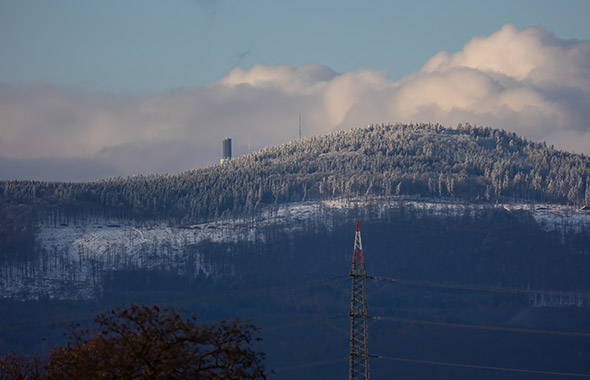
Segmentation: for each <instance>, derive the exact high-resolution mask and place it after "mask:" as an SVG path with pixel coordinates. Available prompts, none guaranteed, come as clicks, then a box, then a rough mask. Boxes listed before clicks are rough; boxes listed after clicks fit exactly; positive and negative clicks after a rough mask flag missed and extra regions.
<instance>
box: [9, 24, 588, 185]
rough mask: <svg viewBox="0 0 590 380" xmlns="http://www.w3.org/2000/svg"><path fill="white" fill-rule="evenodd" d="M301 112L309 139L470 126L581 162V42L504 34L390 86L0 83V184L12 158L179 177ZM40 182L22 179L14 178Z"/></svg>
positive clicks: (335, 80) (279, 80)
mask: <svg viewBox="0 0 590 380" xmlns="http://www.w3.org/2000/svg"><path fill="white" fill-rule="evenodd" d="M299 114H302V116H303V133H304V135H307V136H309V135H315V134H320V133H327V132H330V131H333V130H338V129H349V128H352V127H358V126H362V125H366V124H367V123H372V122H376V123H381V122H385V123H394V122H398V121H399V122H410V121H415V122H438V123H442V124H444V125H447V126H455V125H456V124H457V123H463V122H466V121H468V122H470V123H472V124H473V123H476V124H478V125H482V124H483V125H489V126H492V127H495V128H503V129H507V130H512V131H515V132H517V133H519V134H522V135H524V136H526V137H528V138H531V139H534V140H546V141H547V142H548V143H550V144H555V145H556V147H558V148H562V149H569V150H575V151H577V152H584V153H587V154H588V153H590V41H573V40H569V41H565V40H561V39H559V38H557V37H555V36H553V35H552V34H550V33H548V32H547V31H546V30H545V29H544V28H542V27H531V28H527V29H523V30H519V29H517V28H516V27H515V26H514V25H512V24H508V25H505V26H503V27H502V28H501V29H500V30H499V31H497V32H496V33H494V34H492V35H490V36H487V37H476V38H473V39H472V40H471V41H470V42H468V43H467V44H466V45H465V46H464V48H463V49H462V50H461V51H459V52H456V53H448V52H439V53H437V54H435V55H434V56H433V57H432V58H431V59H430V60H428V61H427V62H426V63H425V64H424V66H423V67H422V68H421V69H420V70H419V71H417V72H416V73H414V74H411V75H409V76H407V77H405V78H402V79H401V80H400V81H397V82H392V81H390V80H389V79H388V78H387V73H386V72H385V71H372V70H358V71H354V72H348V73H343V74H337V73H335V72H334V71H332V70H331V69H330V68H328V67H326V66H322V65H319V64H309V65H302V66H297V67H292V66H288V65H281V66H264V65H255V66H254V67H252V68H250V69H244V68H240V67H236V68H234V69H233V70H232V71H231V72H230V73H229V74H228V75H227V76H226V77H224V78H222V79H220V80H219V81H217V82H215V83H212V84H209V85H206V86H203V87H199V88H194V89H184V90H177V91H172V92H168V93H162V94H159V95H157V96H150V97H144V98H125V97H117V96H113V95H109V94H104V93H89V92H85V91H82V90H73V89H64V88H56V87H52V86H48V85H33V86H28V87H10V86H1V85H0V131H1V134H0V178H8V177H14V176H15V174H14V170H12V171H7V170H6V169H3V168H6V167H8V166H7V164H6V162H10V163H11V165H12V167H15V166H14V164H15V162H17V161H18V160H22V162H25V163H27V164H26V165H25V164H23V165H20V166H19V167H22V168H30V167H31V165H32V164H31V163H35V164H39V165H42V163H43V162H44V161H43V160H45V161H46V162H48V163H54V162H60V163H63V162H64V161H63V160H68V159H70V160H78V161H79V162H84V163H87V164H88V168H89V170H91V169H90V168H96V171H95V172H92V171H91V172H89V173H88V174H87V175H86V176H83V175H80V165H69V166H68V165H63V167H64V170H66V171H67V170H68V169H67V168H68V167H72V168H74V169H75V170H74V169H72V171H71V172H72V177H71V178H72V179H88V178H92V175H93V173H96V176H104V173H105V170H111V169H108V168H117V170H118V171H117V172H115V171H114V172H113V173H112V174H113V175H119V174H123V175H126V174H136V173H152V172H178V171H181V170H186V169H190V168H193V167H199V166H204V165H206V164H209V163H216V162H217V159H218V155H219V151H220V149H221V148H220V145H221V140H222V138H223V137H226V136H231V137H232V138H233V142H234V151H235V152H236V153H238V154H239V153H247V152H248V149H249V148H250V149H251V150H253V149H258V148H260V147H263V146H265V145H269V146H270V145H275V144H279V143H282V142H286V141H289V140H291V139H294V138H296V137H297V134H298V126H297V119H298V115H299ZM248 147H249V148H248ZM2 160H4V161H2ZM54 166H55V165H54ZM39 172H41V173H42V172H43V171H39V170H37V171H27V170H26V169H23V172H22V175H21V176H20V178H27V176H28V175H30V176H38V173H39ZM53 172H54V171H48V173H53ZM48 175H49V174H48ZM54 177H55V176H54ZM35 178H39V177H35ZM55 178H57V177H55ZM59 178H60V179H64V178H67V174H64V173H62V174H61V175H60V176H59Z"/></svg>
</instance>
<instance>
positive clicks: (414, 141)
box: [0, 124, 590, 223]
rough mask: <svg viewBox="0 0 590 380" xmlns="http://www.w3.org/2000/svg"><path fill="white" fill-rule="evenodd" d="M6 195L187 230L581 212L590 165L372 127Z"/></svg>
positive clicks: (473, 134)
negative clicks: (366, 206)
mask: <svg viewBox="0 0 590 380" xmlns="http://www.w3.org/2000/svg"><path fill="white" fill-rule="evenodd" d="M0 195H1V197H2V199H1V200H0V202H2V203H1V204H0V207H2V208H4V209H5V210H7V209H11V210H12V211H15V210H17V209H18V210H21V212H23V213H26V214H28V213H29V212H32V213H34V212H35V211H36V210H59V212H60V213H65V214H68V215H80V214H81V213H88V212H92V213H100V214H101V215H104V216H110V217H114V216H117V217H126V218H135V219H143V218H157V219H170V220H175V221H176V222H179V223H189V222H196V221H200V220H205V219H210V218H214V217H218V216H227V215H252V214H255V213H256V211H257V210H259V209H261V208H262V207H264V206H267V205H273V204H279V203H283V202H294V201H303V200H318V199H329V198H333V197H349V196H350V197H357V196H389V195H412V196H416V195H420V196H426V197H448V198H452V199H456V200H459V199H462V200H467V201H476V202H495V201H510V200H528V201H539V202H551V203H567V204H573V205H578V206H580V205H584V204H588V202H589V201H590V158H589V157H588V156H585V155H580V154H572V153H567V152H563V151H558V150H555V149H553V148H552V147H548V146H546V144H545V143H535V142H530V141H527V140H526V139H523V138H521V137H518V136H517V135H516V134H514V133H510V132H506V131H503V130H496V129H491V128H480V127H472V126H470V125H468V124H467V125H465V126H462V125H459V127H458V128H456V129H447V128H444V127H442V126H440V125H424V124H420V125H415V124H410V125H401V124H396V125H372V126H368V127H366V128H359V129H353V130H350V131H347V132H338V133H333V134H329V135H325V136H317V137H311V138H305V139H300V140H297V141H293V142H290V143H287V144H284V145H281V146H277V147H274V148H265V149H263V150H261V151H259V152H256V153H252V154H249V155H246V156H242V157H239V158H237V159H234V160H232V161H230V162H228V163H226V164H220V165H215V166H211V167H207V168H203V169H196V170H191V171H187V172H184V173H181V174H177V175H166V176H148V177H145V176H139V177H129V178H113V179H107V180H101V181H95V182H86V183H54V182H37V181H2V182H0ZM11 214H12V213H11ZM5 215H6V214H5Z"/></svg>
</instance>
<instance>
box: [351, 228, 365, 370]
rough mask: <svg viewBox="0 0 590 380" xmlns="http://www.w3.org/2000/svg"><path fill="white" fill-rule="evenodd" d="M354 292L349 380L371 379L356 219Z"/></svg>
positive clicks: (362, 276) (363, 263)
mask: <svg viewBox="0 0 590 380" xmlns="http://www.w3.org/2000/svg"><path fill="white" fill-rule="evenodd" d="M350 277H351V278H352V294H351V297H350V314H349V315H350V372H349V377H348V378H349V380H358V379H365V380H368V379H369V332H368V327H367V319H368V318H369V312H368V311H367V292H366V290H365V279H366V278H367V271H366V270H365V257H364V255H363V244H362V242H361V229H360V227H359V221H358V220H357V221H356V233H355V236H354V252H353V256H352V266H351V268H350Z"/></svg>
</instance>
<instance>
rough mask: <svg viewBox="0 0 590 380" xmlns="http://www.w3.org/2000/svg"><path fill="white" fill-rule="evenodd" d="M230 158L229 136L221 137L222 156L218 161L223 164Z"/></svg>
mask: <svg viewBox="0 0 590 380" xmlns="http://www.w3.org/2000/svg"><path fill="white" fill-rule="evenodd" d="M229 160H231V139H230V138H229V137H227V138H225V139H223V145H222V156H221V160H220V162H221V163H222V164H223V163H224V162H227V161H229Z"/></svg>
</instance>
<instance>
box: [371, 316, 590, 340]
mask: <svg viewBox="0 0 590 380" xmlns="http://www.w3.org/2000/svg"><path fill="white" fill-rule="evenodd" d="M372 318H373V319H375V320H377V321H381V320H383V321H393V322H399V323H408V324H419V325H430V326H444V327H457V328H466V329H474V330H489V331H503V332H513V333H528V334H546V335H563V336H579V337H584V338H590V333H585V332H577V331H557V330H536V329H525V328H519V327H503V326H490V325H470V324H465V323H451V322H435V321H423V320H416V319H405V318H395V317H372Z"/></svg>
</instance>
